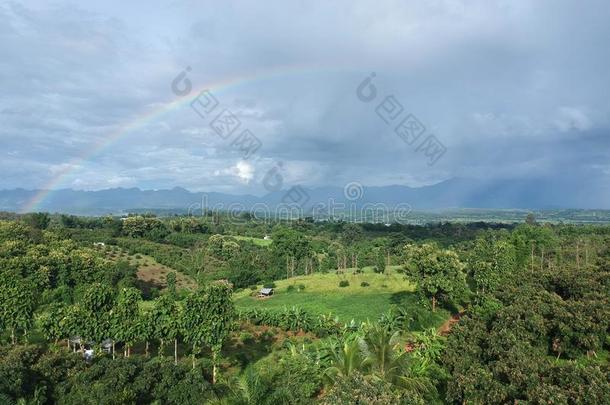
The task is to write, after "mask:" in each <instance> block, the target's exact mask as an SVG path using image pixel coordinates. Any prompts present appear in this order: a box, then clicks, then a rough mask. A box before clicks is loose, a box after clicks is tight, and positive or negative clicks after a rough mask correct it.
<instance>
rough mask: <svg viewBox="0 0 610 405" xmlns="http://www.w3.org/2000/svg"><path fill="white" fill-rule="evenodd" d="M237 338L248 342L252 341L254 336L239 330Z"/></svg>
mask: <svg viewBox="0 0 610 405" xmlns="http://www.w3.org/2000/svg"><path fill="white" fill-rule="evenodd" d="M239 340H240V342H242V343H249V342H252V341H254V336H253V335H252V334H251V333H249V332H241V333H240V334H239Z"/></svg>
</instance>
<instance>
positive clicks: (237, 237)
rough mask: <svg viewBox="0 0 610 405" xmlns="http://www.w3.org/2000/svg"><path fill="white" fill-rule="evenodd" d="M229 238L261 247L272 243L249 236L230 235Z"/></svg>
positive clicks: (269, 240)
mask: <svg viewBox="0 0 610 405" xmlns="http://www.w3.org/2000/svg"><path fill="white" fill-rule="evenodd" d="M231 237H232V238H235V239H237V240H247V241H249V242H252V243H254V244H255V245H258V246H263V247H267V246H270V245H271V243H272V242H273V241H272V240H271V239H263V238H253V237H251V236H239V235H231Z"/></svg>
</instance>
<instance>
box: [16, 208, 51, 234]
mask: <svg viewBox="0 0 610 405" xmlns="http://www.w3.org/2000/svg"><path fill="white" fill-rule="evenodd" d="M23 221H24V222H25V223H26V224H28V225H29V226H31V227H32V228H34V229H39V230H41V231H42V230H45V229H47V227H48V226H49V223H50V222H51V218H50V217H49V214H48V213H46V212H35V213H31V214H26V215H24V216H23Z"/></svg>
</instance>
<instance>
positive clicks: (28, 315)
mask: <svg viewBox="0 0 610 405" xmlns="http://www.w3.org/2000/svg"><path fill="white" fill-rule="evenodd" d="M32 287H33V286H32V285H31V283H28V281H27V280H24V279H20V278H18V277H14V278H13V277H11V278H7V279H4V280H2V284H0V326H1V327H3V328H5V329H8V330H9V331H10V334H11V342H12V344H15V343H17V337H16V334H17V333H18V332H22V333H23V334H24V335H27V332H28V330H29V329H30V327H31V325H32V320H33V316H34V308H35V298H34V292H33V290H32Z"/></svg>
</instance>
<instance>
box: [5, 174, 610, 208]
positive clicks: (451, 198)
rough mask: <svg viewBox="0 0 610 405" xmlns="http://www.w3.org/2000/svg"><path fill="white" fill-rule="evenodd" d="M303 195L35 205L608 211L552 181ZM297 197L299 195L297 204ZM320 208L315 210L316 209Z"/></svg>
mask: <svg viewBox="0 0 610 405" xmlns="http://www.w3.org/2000/svg"><path fill="white" fill-rule="evenodd" d="M302 190H303V191H304V193H303V194H302V195H301V194H298V193H296V194H287V191H286V190H283V191H277V192H274V193H270V194H267V195H265V196H261V197H257V196H253V195H231V194H225V193H217V192H209V193H206V192H190V191H188V190H186V189H184V188H180V187H175V188H173V189H171V190H140V189H139V188H112V189H107V190H99V191H81V190H72V189H61V190H56V191H53V192H52V193H50V194H49V195H48V196H47V197H46V198H45V199H44V200H43V201H42V202H41V203H40V204H38V205H37V206H36V207H35V210H37V211H48V212H58V213H71V214H80V215H100V214H109V213H112V214H120V213H124V212H127V211H134V210H147V209H150V210H158V211H159V210H160V211H163V210H167V211H172V212H184V213H186V212H189V211H191V212H193V211H198V210H201V207H202V205H203V206H204V208H208V209H221V210H226V209H231V210H235V211H238V210H251V209H262V208H261V207H269V208H271V209H275V208H277V207H278V206H280V205H281V204H282V203H286V202H293V201H297V202H299V203H305V204H304V205H305V209H306V210H308V211H311V210H312V209H314V207H316V206H317V207H321V206H322V205H325V206H328V205H329V204H330V205H334V206H335V207H338V206H344V207H345V209H349V207H352V206H354V207H362V206H364V205H367V204H368V205H371V204H385V205H386V206H388V207H393V206H396V205H398V204H401V206H403V207H405V206H410V207H411V208H412V209H413V210H416V211H426V210H440V209H451V208H485V209H508V208H513V209H567V208H575V209H607V208H610V201H609V200H610V191H609V189H608V185H604V186H603V187H602V186H599V185H596V184H588V183H587V182H586V181H584V182H569V181H561V182H559V181H551V180H544V179H541V180H504V181H493V182H485V181H481V180H472V179H458V178H456V179H451V180H447V181H443V182H441V183H438V184H434V185H431V186H424V187H418V188H412V187H406V186H384V187H363V188H362V189H358V188H356V190H353V191H355V193H354V194H353V195H347V196H346V195H345V190H344V189H343V188H342V187H320V188H303V189H302ZM38 193H39V190H24V189H14V190H2V191H0V210H2V211H22V210H24V209H25V208H26V207H28V202H29V201H31V199H32V198H34V197H35V196H36V195H37V194H38ZM299 196H300V197H302V198H301V199H300V200H299ZM318 209H319V208H318Z"/></svg>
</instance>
